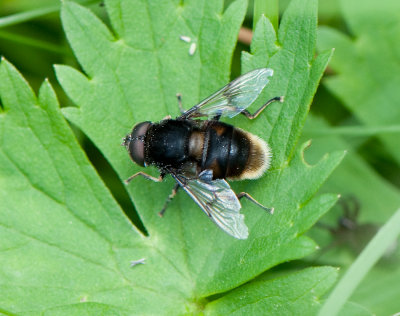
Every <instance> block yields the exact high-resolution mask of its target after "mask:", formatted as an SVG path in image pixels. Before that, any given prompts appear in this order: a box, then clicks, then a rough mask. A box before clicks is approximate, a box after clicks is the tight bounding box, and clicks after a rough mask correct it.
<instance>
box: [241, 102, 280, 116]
mask: <svg viewBox="0 0 400 316" xmlns="http://www.w3.org/2000/svg"><path fill="white" fill-rule="evenodd" d="M275 101H279V102H281V103H282V102H283V101H284V97H275V98H272V99H271V100H268V101H267V103H265V104H264V105H263V106H261V107H260V108H259V109H258V110H257V111H255V112H254V113H253V114H251V113H250V112H249V111H247V110H243V111H242V112H240V113H241V114H243V115H244V116H246V117H247V118H249V119H250V120H252V119H255V118H256V117H257V116H258V115H259V114H260V113H261V112H262V111H263V110H264V109H265V108H266V107H267V106H268V105H270V104H271V103H272V102H275Z"/></svg>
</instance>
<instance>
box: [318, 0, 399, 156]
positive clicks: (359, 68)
mask: <svg viewBox="0 0 400 316" xmlns="http://www.w3.org/2000/svg"><path fill="white" fill-rule="evenodd" d="M340 3H341V7H342V10H343V13H344V16H345V18H346V23H347V25H348V26H349V27H350V31H351V33H352V36H353V38H351V37H349V36H347V35H345V34H343V33H341V32H339V31H336V30H334V29H331V28H328V27H321V28H320V30H319V33H318V48H319V49H321V50H325V49H327V48H331V47H335V48H336V53H335V56H334V58H333V59H332V62H331V64H330V66H331V67H332V69H333V70H334V71H335V72H336V74H335V75H334V76H331V77H330V78H328V79H326V80H325V84H326V86H327V87H328V89H329V90H330V91H332V93H333V94H334V95H335V96H336V97H338V98H339V99H340V100H341V101H342V102H343V104H344V105H345V106H346V107H347V108H348V109H349V110H350V111H352V112H353V113H354V115H355V116H356V118H357V119H358V120H359V121H360V122H362V123H363V124H365V125H366V126H372V127H374V126H385V125H395V124H398V122H399V120H400V108H399V106H398V104H399V103H400V94H399V93H398V87H399V85H400V64H399V62H398V60H399V58H400V50H399V46H398V39H399V37H400V17H399V15H398V14H393V13H394V12H399V10H400V3H399V2H398V1H396V0H384V1H373V0H368V1H361V0H355V1H346V0H342V1H340ZM378 137H379V139H380V140H381V141H382V142H383V143H384V145H385V146H386V147H387V149H388V150H389V152H390V153H391V154H392V155H393V158H394V159H395V160H396V161H397V163H400V147H399V145H398V136H397V135H395V134H385V135H379V136H378Z"/></svg>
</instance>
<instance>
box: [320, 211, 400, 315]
mask: <svg viewBox="0 0 400 316" xmlns="http://www.w3.org/2000/svg"><path fill="white" fill-rule="evenodd" d="M399 234H400V209H398V210H397V211H396V213H395V214H394V215H393V216H392V217H391V218H390V219H389V221H388V222H387V223H386V224H385V225H384V226H383V227H382V228H381V229H380V230H379V231H378V233H377V234H376V235H375V237H374V238H373V239H372V240H371V241H370V242H369V243H368V245H367V246H366V247H365V249H364V250H363V251H362V252H361V254H360V255H359V256H358V257H357V259H356V261H354V263H353V264H352V265H351V266H350V268H349V269H348V270H347V271H346V273H345V274H344V275H343V277H342V279H341V280H340V281H339V283H338V284H337V285H336V287H335V288H334V289H333V291H332V293H331V294H330V295H329V297H328V299H327V300H326V302H325V304H324V305H323V306H322V308H321V310H320V312H319V316H331V315H332V316H333V315H338V314H339V312H340V310H341V308H342V307H343V305H344V304H345V303H346V301H347V300H348V299H349V298H350V296H351V294H352V293H353V292H354V290H355V289H356V288H357V286H358V285H359V284H360V282H361V281H362V280H363V279H364V277H365V276H366V275H367V273H368V272H369V270H371V268H372V267H373V266H374V264H375V263H376V262H377V261H378V260H379V259H380V258H381V257H382V255H383V254H384V253H385V251H386V249H388V248H389V247H390V246H391V245H393V243H395V242H396V240H397V238H398V236H399Z"/></svg>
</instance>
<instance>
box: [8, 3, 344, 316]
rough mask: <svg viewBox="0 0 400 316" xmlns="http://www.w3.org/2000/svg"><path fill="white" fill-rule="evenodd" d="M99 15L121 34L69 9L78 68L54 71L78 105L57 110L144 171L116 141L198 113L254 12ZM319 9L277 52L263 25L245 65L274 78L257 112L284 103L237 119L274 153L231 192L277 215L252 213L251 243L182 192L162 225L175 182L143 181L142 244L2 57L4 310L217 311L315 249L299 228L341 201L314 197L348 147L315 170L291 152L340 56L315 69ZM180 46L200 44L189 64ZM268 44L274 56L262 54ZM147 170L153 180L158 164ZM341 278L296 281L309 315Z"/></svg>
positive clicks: (117, 163)
mask: <svg viewBox="0 0 400 316" xmlns="http://www.w3.org/2000/svg"><path fill="white" fill-rule="evenodd" d="M105 4H106V8H107V11H108V13H109V17H110V23H111V25H112V27H113V30H112V31H110V30H109V29H108V28H107V27H106V26H105V25H104V24H103V23H102V22H101V21H100V20H99V19H98V18H97V17H96V16H95V15H94V14H92V13H91V12H90V11H89V10H87V9H85V8H83V7H81V6H79V5H77V4H75V3H72V2H65V3H64V4H63V8H62V21H63V25H64V29H65V31H66V34H67V37H68V40H69V42H70V44H71V46H72V48H73V50H74V53H75V54H76V56H77V58H78V60H79V62H80V64H81V67H82V69H83V71H84V73H82V72H79V71H77V70H74V69H73V68H71V67H67V66H57V67H56V71H57V77H58V79H59V81H60V83H61V84H62V86H63V88H64V89H65V91H66V92H67V94H68V96H69V97H70V98H71V99H72V100H73V102H74V103H75V104H76V107H70V108H65V109H64V110H63V113H64V114H65V116H66V117H67V118H68V119H69V120H71V121H72V122H73V123H74V124H76V125H77V126H78V127H80V128H81V129H82V131H83V132H84V133H85V134H86V135H88V136H89V137H90V138H91V140H92V141H93V143H94V144H95V145H96V146H97V147H98V148H99V149H100V150H101V152H102V153H103V155H104V156H105V157H106V158H107V159H108V160H109V162H110V163H111V165H112V166H113V167H114V169H115V170H116V172H117V173H118V175H119V176H120V178H121V179H126V178H127V177H128V176H130V175H131V174H132V173H134V172H136V171H138V170H140V169H139V167H137V166H134V165H133V164H132V163H131V161H130V159H129V158H128V154H127V153H126V150H125V149H124V148H123V147H121V146H120V145H119V144H120V142H121V138H122V137H123V136H124V135H125V134H126V133H128V132H130V130H131V128H132V125H134V124H135V123H137V122H140V121H143V120H153V121H158V120H160V119H162V117H163V116H165V115H167V114H171V115H177V114H178V113H179V112H178V107H177V106H176V99H175V94H176V93H177V92H180V93H182V95H183V100H184V103H185V104H187V105H189V104H192V105H193V104H195V103H196V102H198V101H199V100H201V99H202V98H204V97H206V96H207V95H209V94H210V93H212V92H213V91H214V90H216V89H218V88H219V87H221V86H222V85H223V84H225V83H226V82H227V81H228V78H229V67H230V60H231V56H232V52H233V49H234V46H235V42H236V37H237V33H238V30H239V27H240V24H241V22H242V19H243V16H244V13H245V8H246V2H245V1H241V0H238V1H235V2H234V3H233V4H232V5H231V6H230V7H229V8H228V9H227V10H226V11H225V12H222V4H223V3H222V1H212V2H211V1H188V2H185V3H183V4H178V3H177V2H173V1H161V2H159V3H152V2H151V3H150V2H146V3H141V2H133V1H124V0H121V1H115V0H114V1H106V3H105ZM316 11H317V2H316V1H315V0H307V1H303V0H295V1H293V2H292V4H291V6H290V7H289V8H288V10H287V12H286V13H285V15H284V17H283V19H282V24H281V28H280V30H279V35H278V37H277V40H276V41H275V40H274V38H276V36H275V35H274V33H273V30H272V28H271V26H270V24H269V22H268V21H267V20H266V19H265V18H262V19H261V20H260V22H259V24H258V27H257V29H256V33H257V34H259V35H258V40H257V43H256V42H255V43H254V48H252V54H251V55H247V57H246V58H244V61H243V63H244V68H246V67H247V69H250V68H253V67H266V66H269V67H271V68H273V69H274V70H275V75H274V78H273V80H272V82H271V84H270V86H269V87H268V89H266V91H265V92H264V93H263V94H262V96H261V97H260V100H259V101H258V104H260V103H262V102H263V100H266V99H268V97H272V96H276V95H284V96H285V97H286V101H285V102H284V103H283V104H279V103H275V104H273V105H271V106H270V108H269V109H268V111H265V113H263V115H261V116H260V118H258V119H257V120H256V121H254V122H248V121H246V120H245V119H244V118H237V119H235V120H233V121H232V122H233V123H235V124H237V125H238V126H241V127H243V128H245V129H246V130H249V131H250V132H252V133H254V134H257V135H259V136H260V137H262V138H264V139H266V140H268V141H269V143H270V144H271V147H272V150H273V152H274V158H273V166H272V168H271V171H270V172H269V173H267V174H266V176H264V177H263V178H262V179H259V180H257V181H243V182H241V183H234V184H233V189H235V190H236V191H239V189H242V190H245V191H247V192H250V193H251V194H252V195H253V196H254V197H255V198H257V199H258V200H260V202H261V203H263V204H264V205H268V206H273V207H275V214H274V215H273V216H271V215H269V214H265V213H264V212H262V211H261V210H260V209H258V208H256V207H255V206H254V205H252V204H250V203H247V202H245V201H244V202H243V209H242V210H243V213H244V214H245V216H246V224H247V225H248V227H249V231H250V236H249V238H248V239H247V240H236V239H234V238H232V237H230V236H228V235H227V234H225V233H224V232H223V231H221V230H219V229H218V228H217V227H216V226H215V225H214V224H213V223H212V222H211V221H209V220H208V218H207V217H206V216H204V214H203V213H202V212H201V211H200V210H199V209H198V207H197V206H196V205H195V204H194V203H193V201H192V200H190V198H189V197H188V196H186V195H184V194H178V196H177V198H176V199H175V200H174V201H173V202H172V203H171V204H170V208H169V209H168V210H167V213H166V214H165V216H164V218H160V217H159V216H158V215H157V212H158V211H159V210H160V209H161V207H162V205H163V203H164V199H165V198H166V197H167V196H168V194H169V193H170V190H171V188H172V183H173V181H172V180H171V179H169V180H167V181H166V182H165V183H162V184H156V183H150V182H149V181H146V180H144V179H136V180H137V181H133V182H132V183H131V184H130V185H129V186H128V187H127V188H128V191H129V193H130V195H131V196H132V200H133V202H134V203H135V206H136V208H137V209H138V211H139V215H140V217H141V219H142V221H143V223H144V225H145V227H146V230H147V231H148V232H149V236H148V237H144V236H142V235H141V234H140V233H139V232H138V231H137V230H136V229H135V228H133V226H132V225H131V224H130V223H129V222H128V221H127V219H126V218H125V216H124V215H123V213H122V210H121V209H120V208H119V207H118V205H117V204H116V202H115V201H114V200H113V199H112V197H111V194H110V193H109V191H108V190H107V189H106V188H105V186H104V185H103V184H102V182H101V181H100V180H99V177H98V176H97V175H96V173H95V172H94V170H93V168H92V167H91V165H90V164H89V162H88V160H87V159H86V157H85V156H84V154H83V153H82V151H81V150H80V149H79V146H78V144H77V143H76V141H75V139H74V137H73V135H72V133H71V131H70V130H69V128H68V126H67V124H66V123H65V121H64V120H63V118H62V116H61V115H60V111H59V109H58V105H57V101H56V98H55V95H54V93H53V92H52V90H51V88H50V86H49V84H47V83H45V84H44V85H43V87H42V89H41V90H40V93H39V97H38V98H36V96H35V95H34V94H33V92H32V91H31V89H30V88H29V86H28V85H27V84H26V83H25V81H24V80H23V79H22V77H21V76H20V75H19V74H18V73H17V71H16V70H15V69H14V68H13V67H12V66H11V65H10V64H9V63H7V62H5V61H3V62H2V63H1V67H0V96H1V99H2V103H3V106H4V112H3V113H1V116H0V130H1V139H2V146H1V156H0V159H1V160H0V172H1V173H0V175H1V177H0V179H1V182H0V184H1V191H0V192H1V193H0V205H1V206H0V208H1V212H0V216H1V217H0V223H1V226H0V227H1V230H0V234H1V237H2V238H1V240H4V242H3V243H2V244H1V250H2V251H1V255H0V263H1V266H2V269H1V270H0V273H2V277H1V279H2V280H5V282H2V285H1V286H2V289H1V291H0V302H1V304H0V306H2V307H3V309H4V310H6V311H9V312H10V313H22V312H28V311H29V312H31V313H33V312H44V311H48V312H49V313H51V312H52V311H54V312H57V313H65V314H68V312H69V313H70V314H71V313H80V311H81V310H82V309H84V307H80V306H77V304H78V305H79V303H80V302H85V305H86V306H87V308H88V310H93V313H100V312H104V313H106V312H107V311H109V313H113V312H114V311H116V310H118V311H120V313H121V314H123V313H126V314H135V313H136V314H137V313H142V314H184V313H196V312H200V311H202V310H203V309H207V307H208V304H209V302H210V301H212V300H215V298H214V297H209V296H210V295H213V294H218V297H219V300H218V303H215V304H216V305H215V306H217V305H218V306H220V307H221V308H223V306H224V304H225V305H226V306H227V307H228V306H229V305H230V304H231V303H232V301H231V299H230V298H229V297H228V296H226V295H225V294H224V292H226V291H228V290H230V293H231V294H229V295H235V292H236V291H238V290H240V289H237V287H238V286H240V285H242V284H244V283H246V282H248V281H251V280H252V279H253V278H255V277H256V276H258V275H259V274H261V273H263V272H264V271H266V270H268V269H269V268H271V267H273V266H275V265H277V264H279V263H281V262H286V261H288V260H292V259H296V258H302V257H304V256H305V255H307V254H309V253H311V252H312V251H314V250H315V247H316V245H315V243H314V242H313V241H312V240H311V239H309V238H308V237H305V236H303V233H304V232H305V231H306V230H308V229H309V228H310V227H311V226H312V225H313V224H314V223H315V221H316V220H317V219H318V218H319V217H320V216H321V215H322V214H324V213H325V212H326V211H327V210H328V209H329V208H330V207H331V206H332V205H333V204H334V203H335V201H336V198H337V197H336V195H334V194H324V195H319V196H317V197H315V194H316V192H317V190H318V188H319V187H320V186H321V184H322V183H323V182H324V181H325V180H326V178H327V177H328V176H329V174H330V173H331V172H332V170H333V169H334V168H335V167H336V166H337V165H338V163H339V162H340V160H341V159H342V157H343V152H341V151H340V152H334V153H332V154H330V155H327V156H325V157H324V158H323V159H321V160H320V161H319V162H318V163H316V164H315V165H313V166H311V165H308V164H306V163H305V161H304V159H303V155H304V150H305V148H306V147H307V146H308V143H305V144H304V145H302V146H300V147H299V148H296V144H297V141H298V138H299V136H300V133H301V128H302V125H303V123H304V120H305V117H306V114H307V111H308V108H309V104H310V102H311V100H312V97H313V94H314V93H315V89H316V87H317V84H318V82H319V80H320V77H321V75H322V73H323V71H324V68H325V66H326V64H327V62H328V60H329V57H330V52H327V53H324V54H321V55H320V56H318V57H317V58H316V59H314V49H315V33H316ZM138 30H140V31H138ZM262 34H265V35H266V36H265V40H264V43H263V39H262V37H263V36H262ZM181 35H186V36H189V37H190V38H191V39H192V41H194V42H195V43H196V45H197V49H196V51H195V53H194V55H193V56H191V55H190V54H189V53H188V52H189V45H188V43H186V42H184V41H181V40H180V36H181ZM273 42H274V43H273ZM263 49H264V51H265V53H266V54H267V55H268V58H267V59H266V58H265V56H263V54H262V53H260V52H261V51H262V50H263ZM256 50H258V51H259V53H257V52H256ZM246 60H247V61H246ZM250 63H251V65H250ZM256 105H257V104H256ZM256 105H254V108H256ZM187 107H189V106H187ZM147 171H148V172H150V173H152V174H153V175H156V173H157V172H156V170H155V169H154V168H153V169H152V168H149V169H147ZM142 258H144V259H145V264H144V265H137V266H134V267H132V268H130V262H131V261H134V260H139V259H142ZM321 275H323V278H322V279H321ZM305 276H307V277H305ZM334 276H335V272H334V271H333V270H332V269H321V270H315V271H314V272H313V271H312V270H309V271H304V272H302V273H301V274H299V275H293V276H290V277H288V280H292V281H293V282H297V281H299V284H306V283H307V282H306V281H305V280H304V278H308V277H309V278H310V282H309V283H307V284H308V289H309V292H308V291H307V290H304V288H300V287H298V288H297V287H296V289H298V290H299V292H298V293H294V292H297V291H293V293H294V294H293V297H296V295H297V297H300V298H298V304H299V306H300V305H301V306H309V303H311V302H313V301H315V299H317V298H318V297H320V296H321V295H322V294H323V293H324V292H325V291H326V289H327V288H328V287H329V286H330V284H331V282H332V278H334ZM285 282H286V281H283V283H285ZM288 282H289V281H288ZM319 282H321V284H319V285H317V286H314V285H313V284H317V283H319ZM280 284H282V283H281V281H276V283H274V282H265V283H263V284H262V285H261V286H259V285H257V284H255V285H249V289H250V291H253V290H252V289H253V287H252V286H254V290H255V289H258V290H259V291H265V292H270V291H275V292H277V291H279V289H278V288H275V287H277V286H279V285H280ZM286 284H289V283H286ZM316 288H317V289H318V290H316V292H317V293H314V294H312V290H313V289H316ZM244 289H245V291H247V288H244ZM238 293H239V292H238ZM282 293H284V291H282ZM305 293H308V294H307V295H305ZM238 295H239V294H238ZM250 295H251V296H252V297H254V296H255V295H256V293H250ZM225 296H226V297H228V298H227V299H226V301H225V303H224V301H223V300H224V297H225ZM86 302H87V303H86ZM154 302H157V303H156V304H155V303H154ZM216 302H217V301H216ZM94 303H96V304H94ZM210 306H211V305H210ZM313 306H314V305H313ZM220 307H218V308H220ZM54 308H56V309H55V310H54ZM247 308H251V306H249V307H247ZM310 310H312V307H310ZM210 311H212V310H211V309H210ZM216 313H217V312H216Z"/></svg>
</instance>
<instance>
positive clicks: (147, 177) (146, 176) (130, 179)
mask: <svg viewBox="0 0 400 316" xmlns="http://www.w3.org/2000/svg"><path fill="white" fill-rule="evenodd" d="M137 176H142V177H143V178H145V179H147V180H151V181H154V182H161V181H162V180H163V179H164V177H165V173H161V174H160V176H159V177H158V178H155V177H153V176H151V175H149V174H147V173H144V172H143V171H139V172H136V173H135V174H134V175H132V176H130V177H129V178H128V179H126V180H125V181H124V182H125V184H129V182H131V181H132V180H133V179H134V178H136V177H137Z"/></svg>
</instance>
